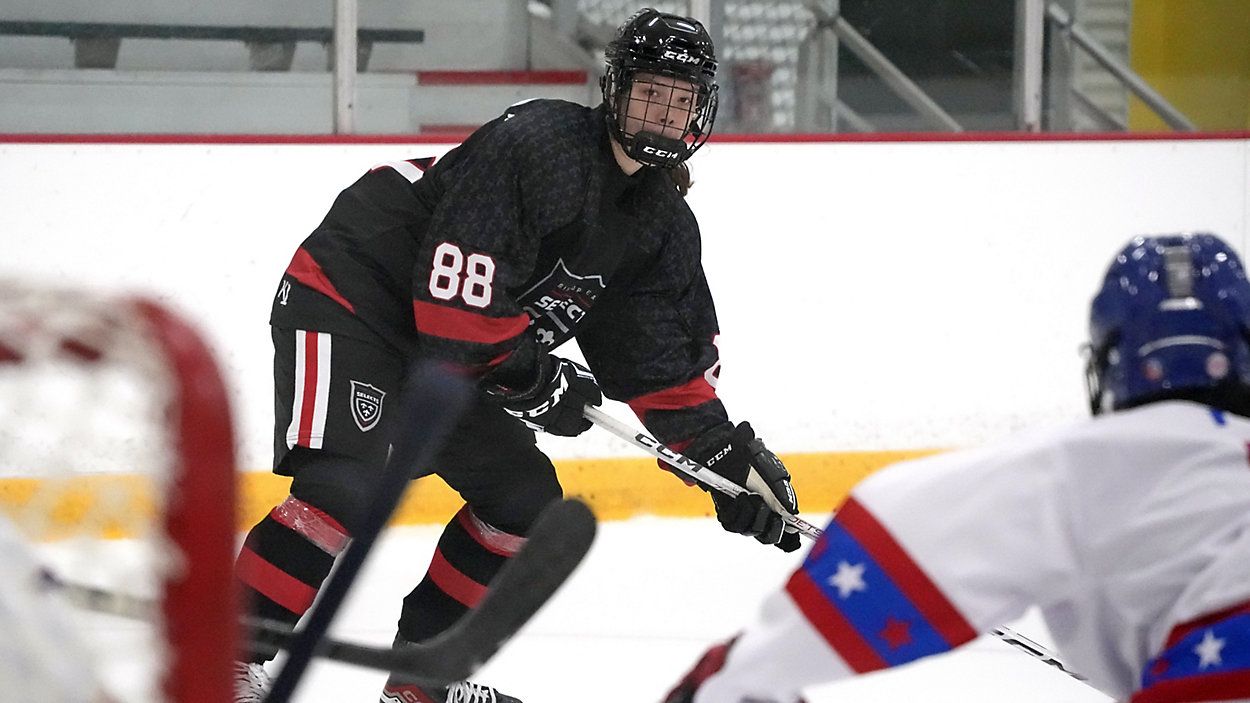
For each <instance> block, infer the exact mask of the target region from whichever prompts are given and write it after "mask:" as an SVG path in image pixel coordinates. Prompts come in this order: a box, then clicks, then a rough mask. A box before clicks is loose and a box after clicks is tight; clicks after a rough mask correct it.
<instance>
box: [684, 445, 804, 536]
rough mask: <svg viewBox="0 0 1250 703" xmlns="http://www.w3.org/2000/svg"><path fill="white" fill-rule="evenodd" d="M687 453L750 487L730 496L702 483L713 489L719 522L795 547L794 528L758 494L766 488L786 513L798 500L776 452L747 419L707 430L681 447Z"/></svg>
mask: <svg viewBox="0 0 1250 703" xmlns="http://www.w3.org/2000/svg"><path fill="white" fill-rule="evenodd" d="M686 456H688V457H690V458H691V459H694V460H695V461H697V462H699V463H701V464H703V465H704V466H706V467H707V468H709V469H711V470H712V471H715V472H716V473H718V474H720V475H721V476H724V477H725V478H727V479H729V480H730V481H733V482H734V483H736V484H738V485H739V486H743V487H745V488H747V489H748V490H750V491H754V492H752V493H740V494H738V495H737V496H735V497H730V496H727V495H725V494H724V493H721V492H720V491H717V490H715V489H709V488H708V487H706V486H705V487H704V489H705V490H708V492H709V493H711V494H712V503H713V504H714V505H715V506H716V519H718V520H720V524H721V526H722V527H724V528H725V529H726V530H729V531H730V532H737V533H739V534H744V535H751V536H753V537H755V539H757V540H759V541H760V542H762V543H763V544H773V545H776V546H777V548H778V549H781V550H783V551H787V552H793V551H794V550H796V549H798V548H799V533H798V531H797V530H796V529H795V528H793V527H790V526H789V525H786V523H785V522H784V521H783V520H782V519H781V515H780V514H779V513H778V512H777V511H776V510H774V509H773V508H772V507H770V506H769V504H768V502H766V500H765V498H764V497H763V495H762V494H761V491H764V490H767V491H768V492H769V493H771V495H770V496H768V497H769V498H772V499H775V501H776V504H778V505H780V507H781V508H782V509H784V510H785V511H786V512H788V513H790V514H791V515H794V514H795V513H797V512H798V511H799V501H798V498H796V497H795V495H794V487H793V486H791V485H790V472H789V471H786V467H785V465H784V464H782V463H781V460H780V459H778V458H777V455H776V454H773V453H772V452H770V451H769V450H768V448H767V447H765V446H764V442H763V440H761V439H758V438H757V437H756V436H755V431H754V430H752V429H751V425H750V423H747V422H743V423H740V424H739V425H738V426H737V427H734V428H732V429H731V430H729V431H726V428H725V427H724V426H721V427H717V428H714V429H712V430H709V431H708V432H706V433H704V435H703V436H700V437H699V438H697V439H696V440H695V441H694V443H693V444H691V445H690V446H689V447H687V448H686Z"/></svg>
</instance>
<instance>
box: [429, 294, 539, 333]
mask: <svg viewBox="0 0 1250 703" xmlns="http://www.w3.org/2000/svg"><path fill="white" fill-rule="evenodd" d="M412 315H413V318H414V319H415V320H416V323H417V331H418V332H420V333H421V334H428V335H430V336H432V337H442V338H443V339H454V340H456V341H458V342H476V343H478V344H499V343H500V342H503V341H506V340H509V339H512V338H513V337H515V336H517V335H518V334H521V333H522V332H524V331H525V329H526V328H527V327H529V324H530V316H529V315H526V314H525V313H521V314H520V315H513V316H512V317H488V316H486V315H479V314H477V313H475V312H467V311H465V310H456V309H455V308H448V307H443V306H442V305H435V304H434V303H426V302H422V301H420V300H414V301H412Z"/></svg>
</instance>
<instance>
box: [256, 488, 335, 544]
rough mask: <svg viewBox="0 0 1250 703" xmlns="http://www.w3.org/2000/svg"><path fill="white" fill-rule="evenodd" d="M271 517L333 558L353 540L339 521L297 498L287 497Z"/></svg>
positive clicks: (272, 511) (270, 513) (270, 514)
mask: <svg viewBox="0 0 1250 703" xmlns="http://www.w3.org/2000/svg"><path fill="white" fill-rule="evenodd" d="M269 517H271V518H273V520H274V521H275V522H277V523H278V524H280V525H282V526H283V527H285V528H287V529H289V530H291V531H292V532H294V533H295V534H297V535H299V536H300V537H303V538H304V539H306V540H308V541H309V542H312V543H313V544H315V545H317V548H318V549H320V550H321V551H323V552H325V553H326V554H329V555H330V556H332V557H337V556H338V555H339V554H341V553H342V552H343V550H344V549H346V548H347V543H348V541H350V540H351V536H350V535H348V534H347V530H345V529H344V528H343V526H342V525H340V524H339V523H338V521H337V520H335V519H334V518H332V517H330V516H329V515H326V514H325V513H323V512H321V511H320V510H318V509H316V508H314V507H313V506H311V505H309V504H308V503H305V502H304V501H302V500H300V499H299V498H296V497H295V496H287V499H286V500H284V501H282V503H281V504H279V505H278V506H277V507H275V508H274V509H273V510H271V511H270V512H269Z"/></svg>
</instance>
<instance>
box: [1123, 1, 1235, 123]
mask: <svg viewBox="0 0 1250 703" xmlns="http://www.w3.org/2000/svg"><path fill="white" fill-rule="evenodd" d="M1130 53H1131V57H1130V58H1131V62H1132V66H1133V69H1134V70H1135V71H1137V73H1139V74H1140V75H1141V76H1142V78H1144V79H1145V80H1146V82H1147V83H1149V84H1150V85H1151V86H1152V87H1154V88H1155V89H1156V90H1158V91H1159V92H1160V93H1161V94H1162V95H1163V96H1164V97H1165V98H1167V100H1168V101H1169V102H1171V103H1172V104H1173V105H1174V106H1176V108H1177V109H1179V110H1180V111H1181V112H1182V113H1184V114H1185V115H1186V116H1187V117H1189V118H1190V119H1191V120H1193V121H1194V122H1195V123H1196V124H1197V125H1198V127H1199V128H1200V129H1203V130H1217V131H1218V130H1244V129H1250V1H1248V0H1135V2H1134V3H1133V28H1132V39H1131V52H1130ZM1129 127H1130V128H1131V129H1133V130H1137V131H1166V130H1167V126H1166V125H1165V124H1164V123H1163V121H1162V120H1160V119H1159V118H1158V117H1157V116H1155V114H1154V113H1153V111H1151V110H1150V109H1149V108H1148V107H1147V106H1146V105H1145V104H1144V103H1142V102H1141V101H1140V100H1137V99H1136V98H1134V99H1133V100H1132V101H1131V103H1130V105H1129Z"/></svg>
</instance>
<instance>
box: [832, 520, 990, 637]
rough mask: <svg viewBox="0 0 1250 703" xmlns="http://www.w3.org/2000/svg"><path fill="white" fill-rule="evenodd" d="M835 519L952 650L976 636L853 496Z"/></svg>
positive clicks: (961, 616) (956, 610)
mask: <svg viewBox="0 0 1250 703" xmlns="http://www.w3.org/2000/svg"><path fill="white" fill-rule="evenodd" d="M834 519H835V520H837V522H838V524H839V525H842V526H843V527H845V528H846V531H847V532H849V533H851V536H852V537H854V538H855V539H856V540H858V541H859V543H860V544H861V545H863V547H864V549H866V550H868V553H869V554H871V555H872V557H873V559H874V560H876V562H877V564H879V565H880V566H881V568H882V570H884V571H885V572H886V574H887V575H888V576H889V577H890V580H891V581H893V582H894V585H896V586H898V589H899V590H900V591H902V592H903V595H905V596H907V598H908V599H909V600H911V602H912V604H913V605H915V606H916V609H917V610H919V611H920V613H921V614H922V615H924V617H925V619H926V620H928V621H929V624H930V625H932V626H933V629H935V630H937V632H938V634H939V635H941V636H942V639H944V640H946V643H947V644H948V645H950V647H951V648H954V647H958V646H959V645H961V644H963V643H964V642H968V641H969V640H972V639H974V638H975V637H976V636H977V633H976V632H975V631H974V630H973V629H972V625H970V624H968V620H967V619H966V618H964V616H963V614H962V613H960V612H959V609H957V608H956V607H955V606H954V604H953V603H951V602H950V600H949V599H947V598H946V596H945V595H944V594H943V593H942V590H941V589H939V588H938V587H937V585H936V584H934V583H933V581H932V580H931V579H930V578H929V576H928V575H927V574H925V572H924V570H923V569H921V568H920V566H919V565H918V564H916V562H915V561H913V560H912V558H911V556H910V555H908V554H907V550H905V549H903V547H902V546H901V545H899V543H898V542H896V541H894V538H893V537H892V536H891V535H890V533H889V531H888V530H886V529H885V526H883V525H882V524H881V523H880V522H878V521H877V519H876V518H875V517H873V515H872V513H870V512H868V511H867V510H866V509H865V508H864V507H863V506H862V505H860V504H859V503H858V502H857V501H856V500H855V498H854V497H851V498H847V500H846V502H845V503H843V504H842V507H841V508H840V509H838V513H837V517H835V518H834Z"/></svg>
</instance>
